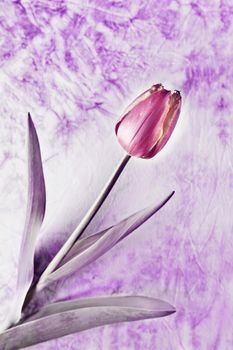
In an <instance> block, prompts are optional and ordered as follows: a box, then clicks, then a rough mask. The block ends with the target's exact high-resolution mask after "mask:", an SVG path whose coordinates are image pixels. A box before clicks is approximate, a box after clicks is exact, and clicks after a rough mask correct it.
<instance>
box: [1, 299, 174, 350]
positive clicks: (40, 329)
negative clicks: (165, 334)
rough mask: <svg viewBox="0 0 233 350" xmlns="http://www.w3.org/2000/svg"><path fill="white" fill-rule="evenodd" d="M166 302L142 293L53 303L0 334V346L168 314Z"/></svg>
mask: <svg viewBox="0 0 233 350" xmlns="http://www.w3.org/2000/svg"><path fill="white" fill-rule="evenodd" d="M174 312H175V308H174V307H173V306H172V305H170V304H169V303H167V302H165V301H162V300H159V299H154V298H147V297H142V296H126V297H124V296H121V297H106V298H105V297H100V298H88V299H82V300H74V301H66V302H61V303H55V304H53V305H49V306H46V307H44V308H43V309H41V311H40V312H39V313H38V314H36V315H35V316H34V317H33V318H32V319H31V320H29V321H28V322H26V323H24V324H21V325H19V326H16V327H14V328H11V329H9V330H7V331H5V332H4V333H2V334H1V335H0V349H2V350H16V349H22V348H25V347H27V346H31V345H36V344H38V343H42V342H45V341H48V340H52V339H56V338H59V337H63V336H66V335H69V334H73V333H77V332H81V331H84V330H87V329H90V328H94V327H98V326H103V325H107V324H112V323H118V322H129V321H137V320H142V319H151V318H156V317H163V316H168V315H170V314H172V313H174Z"/></svg>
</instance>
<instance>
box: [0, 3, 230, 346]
mask: <svg viewBox="0 0 233 350" xmlns="http://www.w3.org/2000/svg"><path fill="white" fill-rule="evenodd" d="M232 19H233V7H232V2H231V1H230V0H228V1H227V0H219V1H217V0H213V1H209V0H199V1H184V0H182V1H171V0H163V1H155V0H153V1H148V0H147V1H144V0H142V1H133V0H132V1H112V2H110V1H106V0H96V1H85V2H84V1H81V0H77V1H55V0H51V1H45V0H44V1H33V0H32V1H21V2H20V1H1V3H0V30H1V41H0V65H1V68H0V74H1V75H0V91H1V103H0V117H1V121H2V122H1V123H0V169H1V175H0V190H1V201H0V225H1V244H0V257H1V268H0V298H1V306H0V324H1V325H3V324H4V322H5V319H6V316H7V314H8V313H9V309H10V306H11V300H12V295H13V292H14V288H15V285H16V280H17V276H16V273H17V264H18V256H19V247H20V242H21V238H22V231H23V223H24V216H25V212H26V190H25V189H26V157H25V148H24V142H25V131H26V118H27V112H28V111H30V112H31V113H32V115H33V117H34V121H35V125H36V128H37V131H38V134H39V138H40V142H41V152H42V159H43V165H44V170H45V179H46V187H47V192H48V196H47V197H48V202H47V212H46V217H45V222H44V225H43V229H42V232H41V234H40V239H39V244H40V254H42V256H43V261H42V263H43V264H46V263H47V262H48V261H49V260H50V259H51V257H52V255H54V254H55V253H56V251H57V249H58V248H59V247H60V246H61V244H62V242H63V241H64V239H65V237H67V235H68V234H69V233H70V232H71V231H72V229H73V228H74V227H75V225H76V224H77V223H78V222H79V221H80V218H81V217H82V216H83V214H84V213H85V211H86V210H87V208H88V207H89V206H90V204H91V203H92V201H93V200H94V198H95V197H96V195H97V194H98V192H99V191H100V189H101V187H102V185H103V184H104V182H105V181H106V179H107V177H108V176H109V174H110V173H111V170H112V169H113V167H114V166H115V165H116V163H117V162H118V160H119V159H120V158H121V156H122V150H121V147H120V146H119V145H118V143H117V140H116V138H115V135H114V126H115V123H116V121H117V120H118V118H119V117H120V115H121V114H122V112H123V111H124V109H125V107H126V106H127V105H128V104H129V103H130V102H131V101H132V100H133V99H134V98H135V97H136V96H137V95H138V94H139V93H141V92H142V91H144V90H146V89H147V88H149V87H150V86H151V85H153V84H154V83H159V82H162V83H164V85H166V87H167V88H169V89H177V90H180V91H181V94H182V96H183V101H184V104H183V110H182V114H181V118H180V120H179V121H178V124H177V127H176V130H175V132H174V134H173V136H172V138H171V139H170V140H169V143H168V144H167V145H166V147H165V148H164V150H162V151H161V153H159V154H158V155H157V156H156V157H155V158H154V159H152V160H137V159H134V160H132V161H131V162H130V163H129V165H128V166H127V169H126V170H125V172H124V174H123V175H122V177H121V179H120V181H119V182H118V184H117V185H116V187H115V189H114V191H113V193H112V194H111V196H110V197H109V198H108V201H107V202H106V203H105V204H104V206H103V208H102V209H101V212H100V213H99V215H98V217H96V218H95V220H94V222H93V223H92V224H91V226H90V227H88V229H87V233H91V232H92V233H93V232H94V231H99V230H101V229H104V228H106V227H108V226H109V225H111V224H113V223H116V222H117V221H118V220H121V219H122V218H124V217H126V216H127V215H129V214H130V213H133V212H134V211H136V210H139V209H141V208H143V207H145V206H147V205H148V204H150V203H155V202H156V201H159V200H161V199H162V198H164V196H165V195H166V194H167V193H168V192H170V191H171V190H173V189H174V190H176V194H175V196H174V197H173V198H172V200H171V201H170V202H169V203H168V204H167V205H166V207H164V208H163V209H162V210H161V211H160V212H159V213H158V214H157V216H155V217H154V218H153V219H151V220H150V222H148V223H146V224H145V226H144V227H142V228H140V229H138V230H137V232H135V234H134V235H132V236H131V237H129V238H127V239H126V240H124V241H123V242H121V243H120V244H118V245H117V246H116V247H114V248H113V250H112V251H111V252H109V253H107V254H106V255H105V256H103V257H101V258H100V259H98V260H97V261H96V262H95V263H94V264H93V265H90V266H88V267H86V268H84V269H83V271H82V272H81V274H80V273H79V274H77V275H76V274H74V275H73V276H71V277H70V278H69V279H66V280H65V281H63V282H61V283H59V284H58V285H55V286H53V287H52V286H51V288H50V289H49V290H47V291H44V293H45V295H46V296H47V298H48V300H49V299H50V298H51V299H52V298H54V290H55V289H56V293H57V294H56V295H57V299H63V298H66V297H67V295H69V298H72V297H74V296H76V297H81V296H90V295H111V294H120V295H123V294H129V295H130V294H138V295H139V294H143V295H147V296H149V297H157V298H162V299H164V300H167V301H168V302H170V303H171V304H172V305H175V306H176V309H177V312H176V314H174V315H172V316H169V317H168V318H166V319H161V320H149V321H138V322H135V323H127V324H118V325H112V326H106V327H101V328H98V329H94V330H91V331H85V332H83V333H80V334H78V335H72V336H68V337H64V338H62V339H59V340H56V341H51V342H48V343H45V344H41V345H38V346H34V347H32V348H31V349H33V350H34V349H39V350H54V349H65V350H67V349H69V350H71V349H77V348H78V349H79V350H86V349H91V350H103V349H104V350H106V349H107V350H108V349H111V350H118V349H121V350H126V349H127V350H133V349H139V350H149V349H150V350H154V349H156V350H157V349H163V350H170V349H172V350H173V349H174V350H177V349H178V350H180V349H185V350H186V349H187V350H192V349H203V350H206V349H208V350H213V349H224V350H228V349H229V350H231V349H232V347H233V335H232V324H231V323H232V322H231V321H232V312H233V306H232V305H233V297H232V292H231V289H232V283H233V282H232V281H233V263H232V257H233V245H232V237H231V236H232V231H233V229H232V228H233V221H232V215H231V211H232V203H233V202H232V190H233V189H232V188H233V176H232V170H233V163H232V112H233V106H232V98H231V96H232V81H233V66H232V60H233V42H232V39H231V38H232V34H233V33H232V32H233V24H232ZM40 256H41V255H40Z"/></svg>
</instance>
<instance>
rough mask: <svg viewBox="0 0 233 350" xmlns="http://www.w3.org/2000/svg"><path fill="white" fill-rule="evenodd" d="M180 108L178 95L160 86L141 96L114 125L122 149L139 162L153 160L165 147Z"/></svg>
mask: <svg viewBox="0 0 233 350" xmlns="http://www.w3.org/2000/svg"><path fill="white" fill-rule="evenodd" d="M180 108H181V96H180V93H179V91H174V92H173V93H172V92H171V91H168V90H165V89H164V87H163V86H162V85H161V84H157V85H154V86H152V88H151V89H149V90H147V91H146V92H144V93H143V94H142V95H140V96H139V97H138V98H137V99H136V100H135V101H134V102H133V103H132V104H131V105H130V106H129V107H128V109H127V111H126V113H125V114H124V116H123V117H122V119H121V120H120V121H119V122H118V123H117V125H116V135H117V138H118V141H119V142H120V144H121V146H122V147H123V148H124V149H125V151H126V152H127V153H128V154H129V155H131V156H136V157H140V158H152V157H154V156H155V155H156V154H157V153H158V152H159V151H160V150H161V149H162V148H163V147H164V146H165V144H166V143H167V141H168V139H169V138H170V136H171V134H172V132H173V130H174V128H175V125H176V122H177V120H178V117H179V114H180Z"/></svg>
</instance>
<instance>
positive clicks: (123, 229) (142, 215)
mask: <svg viewBox="0 0 233 350" xmlns="http://www.w3.org/2000/svg"><path fill="white" fill-rule="evenodd" d="M173 194H174V192H172V193H171V194H170V195H169V196H168V197H167V198H165V199H164V200H163V202H162V203H160V204H159V205H156V206H151V207H149V208H146V209H144V210H141V211H139V212H137V213H135V214H133V215H131V216H130V217H128V218H127V219H124V220H123V221H121V222H120V223H118V224H117V225H114V226H112V227H110V228H109V229H107V230H105V231H103V232H99V233H97V234H95V235H93V236H90V237H88V238H83V239H82V240H80V241H77V242H76V244H75V245H74V246H73V247H72V248H71V250H70V252H69V254H68V255H67V256H66V257H65V258H64V259H63V260H62V262H61V264H60V266H59V267H58V269H57V270H55V271H54V272H53V273H52V274H50V275H49V276H48V277H47V279H46V280H44V281H42V282H41V283H40V282H39V284H38V286H37V287H38V290H40V289H42V288H44V287H45V286H46V285H48V284H50V283H51V282H54V281H57V280H59V279H60V278H62V277H65V276H67V275H69V274H71V273H73V272H75V271H77V270H79V269H81V268H83V267H84V266H86V265H88V264H90V263H92V262H93V261H95V260H96V259H98V258H99V257H100V256H101V255H103V254H105V253H106V252H107V251H109V250H110V249H111V248H112V247H113V246H114V245H115V244H117V243H118V242H120V241H121V240H122V239H124V238H125V237H127V236H128V235H129V234H130V233H131V232H133V231H134V230H136V229H137V228H138V227H139V226H141V225H142V224H143V223H144V222H145V221H147V220H148V219H149V218H150V217H151V216H152V215H154V214H155V213H156V212H157V211H158V210H159V209H161V208H162V207H163V206H164V205H165V204H166V203H167V202H168V200H169V199H170V198H171V197H172V196H173Z"/></svg>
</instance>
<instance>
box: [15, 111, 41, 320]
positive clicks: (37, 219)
mask: <svg viewBox="0 0 233 350" xmlns="http://www.w3.org/2000/svg"><path fill="white" fill-rule="evenodd" d="M27 147H28V198H27V212H26V220H25V226H24V232H23V237H22V242H21V248H20V255H19V270H18V280H17V289H16V290H17V296H16V297H15V298H16V300H15V305H14V308H13V315H12V317H11V318H12V319H11V322H16V321H18V320H19V318H20V314H21V310H22V306H23V303H24V300H25V297H26V294H27V292H28V290H29V287H30V285H31V283H32V280H33V268H34V266H33V265H34V253H35V246H36V238H37V234H38V231H39V229H40V227H41V224H42V221H43V218H44V214H45V203H46V193H45V182H44V175H43V168H42V161H41V153H40V145H39V140H38V136H37V133H36V129H35V126H34V124H33V121H32V119H31V116H30V114H28V138H27Z"/></svg>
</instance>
